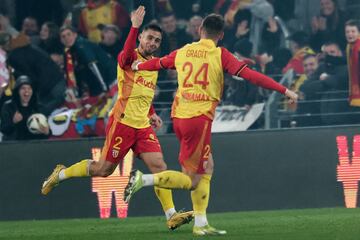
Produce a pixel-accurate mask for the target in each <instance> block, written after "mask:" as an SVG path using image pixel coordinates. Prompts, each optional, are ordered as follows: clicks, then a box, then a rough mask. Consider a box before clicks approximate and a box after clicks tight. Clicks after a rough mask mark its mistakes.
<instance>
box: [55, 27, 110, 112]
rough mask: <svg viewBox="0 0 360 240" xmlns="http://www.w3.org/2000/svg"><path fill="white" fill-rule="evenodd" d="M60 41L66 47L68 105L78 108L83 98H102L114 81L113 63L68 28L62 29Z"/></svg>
mask: <svg viewBox="0 0 360 240" xmlns="http://www.w3.org/2000/svg"><path fill="white" fill-rule="evenodd" d="M60 39H61V42H62V43H63V44H64V46H65V53H64V56H65V66H64V67H65V73H66V78H67V88H68V91H67V94H68V96H67V100H69V99H71V100H70V101H68V102H70V103H71V102H73V103H75V105H76V106H75V107H79V106H80V105H79V102H80V99H81V98H83V97H85V96H88V95H90V97H98V96H100V95H101V96H103V95H104V94H105V93H106V92H107V91H108V89H109V86H110V85H111V84H112V83H113V82H114V81H115V80H116V62H115V60H114V59H113V58H112V57H110V56H109V55H108V54H106V52H105V51H104V50H102V49H101V48H100V47H99V46H98V45H97V44H95V43H92V42H90V41H88V40H87V39H85V38H83V37H80V36H78V34H77V33H76V30H75V29H74V28H72V27H71V26H63V27H61V29H60ZM74 98H75V99H74ZM99 100H100V99H99Z"/></svg>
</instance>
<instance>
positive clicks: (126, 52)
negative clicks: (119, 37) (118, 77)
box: [118, 6, 145, 68]
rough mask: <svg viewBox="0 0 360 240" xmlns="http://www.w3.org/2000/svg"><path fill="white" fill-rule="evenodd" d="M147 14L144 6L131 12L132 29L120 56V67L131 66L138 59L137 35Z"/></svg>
mask: <svg viewBox="0 0 360 240" xmlns="http://www.w3.org/2000/svg"><path fill="white" fill-rule="evenodd" d="M144 16H145V8H144V6H139V7H138V9H136V10H135V11H134V12H132V13H131V23H132V25H131V29H130V32H129V35H128V37H127V38H126V41H125V44H124V49H123V50H122V51H121V52H120V54H119V56H118V62H119V65H120V67H122V68H123V67H125V66H130V65H131V63H132V62H133V61H134V60H135V59H136V52H135V48H136V37H137V35H138V32H139V27H140V26H141V24H142V22H143V20H144Z"/></svg>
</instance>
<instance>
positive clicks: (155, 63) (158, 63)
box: [131, 50, 177, 71]
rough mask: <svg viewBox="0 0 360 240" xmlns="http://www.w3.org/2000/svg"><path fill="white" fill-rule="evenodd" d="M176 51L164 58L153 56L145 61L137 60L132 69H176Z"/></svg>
mask: <svg viewBox="0 0 360 240" xmlns="http://www.w3.org/2000/svg"><path fill="white" fill-rule="evenodd" d="M176 51H177V50H175V51H173V52H171V53H170V54H169V55H166V56H164V57H162V58H153V59H150V60H148V61H145V62H140V61H135V62H133V64H132V65H131V68H132V70H134V71H140V70H146V71H158V70H160V69H175V57H176Z"/></svg>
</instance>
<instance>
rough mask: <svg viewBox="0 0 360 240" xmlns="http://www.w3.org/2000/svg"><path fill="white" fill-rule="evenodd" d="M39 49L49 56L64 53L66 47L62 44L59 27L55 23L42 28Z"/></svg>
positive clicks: (45, 24)
mask: <svg viewBox="0 0 360 240" xmlns="http://www.w3.org/2000/svg"><path fill="white" fill-rule="evenodd" d="M39 47H40V48H41V49H43V50H44V51H45V52H47V53H48V54H51V53H59V52H62V51H63V48H64V47H63V45H62V44H61V42H60V37H59V26H58V25H56V24H55V23H53V22H45V23H44V24H43V25H42V26H41V30H40V43H39Z"/></svg>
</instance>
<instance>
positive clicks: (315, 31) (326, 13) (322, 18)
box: [310, 0, 346, 51]
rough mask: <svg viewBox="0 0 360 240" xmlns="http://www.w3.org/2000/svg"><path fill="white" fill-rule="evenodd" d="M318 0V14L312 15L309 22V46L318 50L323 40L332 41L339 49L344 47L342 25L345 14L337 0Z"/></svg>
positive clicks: (344, 40)
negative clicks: (310, 30)
mask: <svg viewBox="0 0 360 240" xmlns="http://www.w3.org/2000/svg"><path fill="white" fill-rule="evenodd" d="M319 1H320V14H319V15H318V16H315V17H313V19H312V22H311V28H312V34H311V37H310V46H311V47H312V48H313V49H314V50H315V51H319V50H320V47H321V46H322V45H323V44H324V43H325V42H328V41H334V42H336V43H337V44H338V45H339V46H340V47H341V49H345V45H346V39H345V35H344V25H345V21H346V16H345V13H344V12H343V11H342V10H341V9H340V6H339V3H338V0H319Z"/></svg>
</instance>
